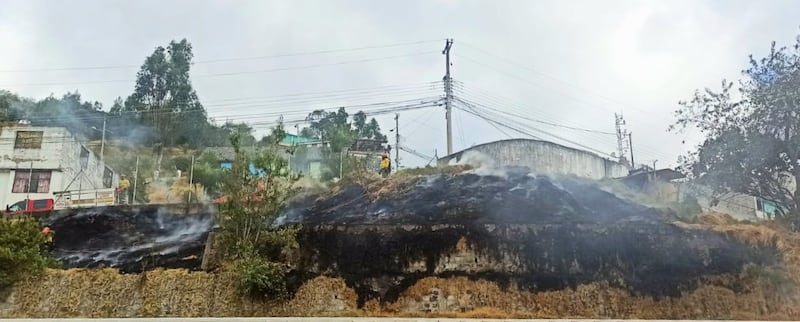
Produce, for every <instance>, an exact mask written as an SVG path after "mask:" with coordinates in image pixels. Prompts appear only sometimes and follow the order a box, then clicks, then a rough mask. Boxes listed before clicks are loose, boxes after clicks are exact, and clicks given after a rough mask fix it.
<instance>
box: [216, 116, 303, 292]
mask: <svg viewBox="0 0 800 322" xmlns="http://www.w3.org/2000/svg"><path fill="white" fill-rule="evenodd" d="M273 133H274V134H275V136H274V137H273V138H272V139H271V140H270V141H269V142H271V143H276V142H279V141H280V140H281V139H282V138H281V137H280V133H284V132H283V127H282V126H278V128H276V129H275V131H273ZM240 138H241V137H240V136H239V135H238V134H234V135H233V137H232V139H231V143H232V145H233V148H234V151H235V154H236V158H235V160H234V162H233V167H232V169H231V170H229V171H226V172H225V175H224V178H223V180H222V181H221V183H222V186H221V189H222V191H223V193H224V194H225V195H226V197H227V201H226V202H224V203H222V204H221V205H220V206H219V211H218V215H217V216H218V217H217V222H218V223H219V225H220V227H221V230H220V235H219V236H220V241H221V246H222V247H223V248H224V249H223V251H224V254H225V257H226V258H228V259H229V260H231V261H233V263H234V264H235V265H234V268H235V270H236V276H237V279H238V280H239V281H240V287H241V289H242V290H244V291H245V292H247V293H248V294H250V295H275V294H280V293H281V292H285V287H284V284H283V281H282V276H283V275H282V274H283V266H282V265H280V264H278V263H277V262H280V261H281V260H283V259H284V254H285V252H286V251H288V250H289V249H291V248H293V247H296V246H297V243H296V240H295V232H294V231H293V230H287V229H280V228H278V229H276V228H274V227H273V223H274V222H275V219H276V218H277V217H278V215H280V214H281V212H282V211H283V209H284V207H285V206H286V201H287V200H288V198H289V197H291V196H292V195H294V194H295V193H296V191H297V189H296V187H294V183H295V182H296V181H297V179H298V178H299V177H297V176H295V175H292V174H291V173H290V172H289V168H288V162H287V161H286V160H284V159H283V158H281V156H280V155H279V153H278V149H279V147H278V146H277V144H270V145H269V146H267V147H265V148H263V149H258V150H256V151H254V152H253V153H248V152H245V150H243V149H242V148H241V143H240V142H241V141H240ZM250 164H252V165H254V167H255V168H256V173H252V172H251V171H250Z"/></svg>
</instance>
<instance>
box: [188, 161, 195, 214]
mask: <svg viewBox="0 0 800 322" xmlns="http://www.w3.org/2000/svg"><path fill="white" fill-rule="evenodd" d="M193 192H196V191H195V189H194V154H192V166H191V168H190V170H189V203H192V193H193Z"/></svg>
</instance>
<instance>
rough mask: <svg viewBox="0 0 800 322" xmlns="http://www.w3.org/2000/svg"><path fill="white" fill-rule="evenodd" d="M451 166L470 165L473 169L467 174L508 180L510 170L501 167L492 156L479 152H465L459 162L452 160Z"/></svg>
mask: <svg viewBox="0 0 800 322" xmlns="http://www.w3.org/2000/svg"><path fill="white" fill-rule="evenodd" d="M449 165H470V166H472V167H473V169H472V170H470V171H467V172H466V173H474V174H477V175H479V176H493V177H501V178H504V179H508V169H503V168H501V167H499V166H498V165H497V162H496V161H495V160H494V159H492V158H491V157H490V156H488V155H486V154H483V153H480V152H477V151H467V152H464V153H463V154H462V155H461V158H459V159H458V161H456V159H455V158H454V159H451V160H450V162H449Z"/></svg>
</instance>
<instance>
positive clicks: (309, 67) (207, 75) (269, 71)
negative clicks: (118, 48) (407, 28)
mask: <svg viewBox="0 0 800 322" xmlns="http://www.w3.org/2000/svg"><path fill="white" fill-rule="evenodd" d="M431 54H438V52H420V53H412V54H405V55H396V56H387V57H379V58H368V59H359V60H349V61H341V62H336V63H326V64H314V65H305V66H293V67H281V68H273V69H263V70H250V71H240V72H228V73H214V74H204V75H202V74H201V75H194V76H193V78H194V79H198V78H199V79H203V78H211V77H226V76H235V75H246V74H257V73H272V72H281V71H289V70H303V69H312V68H320V67H329V66H340V65H349V64H358V63H366V62H375V61H381V60H390V59H397V58H404V57H415V56H422V55H431ZM135 81H136V80H134V79H112V80H98V81H83V82H68V83H59V82H50V83H25V84H0V87H23V86H61V85H86V84H105V83H129V82H135Z"/></svg>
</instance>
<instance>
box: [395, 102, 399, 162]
mask: <svg viewBox="0 0 800 322" xmlns="http://www.w3.org/2000/svg"><path fill="white" fill-rule="evenodd" d="M394 169H395V171H397V170H399V169H400V114H399V113H395V114H394Z"/></svg>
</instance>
